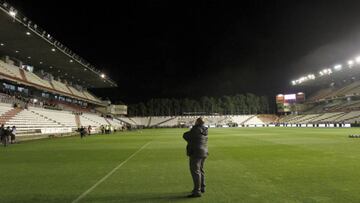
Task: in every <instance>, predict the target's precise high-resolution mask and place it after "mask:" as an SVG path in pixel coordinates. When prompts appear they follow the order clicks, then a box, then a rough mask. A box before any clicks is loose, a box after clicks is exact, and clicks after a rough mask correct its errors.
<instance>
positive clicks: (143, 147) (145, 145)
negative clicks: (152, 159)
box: [72, 141, 151, 203]
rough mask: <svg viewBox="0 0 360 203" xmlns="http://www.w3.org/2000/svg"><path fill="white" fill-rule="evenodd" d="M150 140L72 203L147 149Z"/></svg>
mask: <svg viewBox="0 0 360 203" xmlns="http://www.w3.org/2000/svg"><path fill="white" fill-rule="evenodd" d="M150 143H151V141H150V142H148V143H146V144H144V145H143V146H142V147H141V148H140V149H138V150H137V151H136V152H134V153H133V154H132V155H130V156H129V157H128V158H127V159H125V160H124V161H123V162H121V163H120V164H119V165H117V166H116V167H115V168H114V169H113V170H111V171H110V172H109V173H108V174H106V175H105V176H104V177H103V178H101V179H100V180H99V181H98V182H97V183H95V184H94V185H93V186H91V188H89V189H88V190H86V191H85V192H84V193H82V194H81V195H80V196H79V197H78V198H76V199H75V200H74V201H72V203H77V202H79V201H80V200H81V199H82V198H84V197H85V196H86V195H87V194H89V193H90V192H91V191H93V190H94V189H95V188H96V187H97V186H98V185H100V184H101V183H102V182H104V181H105V180H106V179H107V178H108V177H110V176H111V175H112V174H113V173H115V171H117V170H118V169H119V168H120V167H121V166H123V165H124V164H125V163H126V162H128V161H129V160H130V159H131V158H133V157H134V156H135V155H136V154H137V153H139V152H140V151H141V150H143V149H145V147H147V146H148V145H149V144H150Z"/></svg>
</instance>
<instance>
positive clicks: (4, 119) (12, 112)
mask: <svg viewBox="0 0 360 203" xmlns="http://www.w3.org/2000/svg"><path fill="white" fill-rule="evenodd" d="M22 110H23V109H22V108H13V109H11V110H9V111H7V112H5V113H4V114H2V115H1V116H0V123H2V124H3V123H6V122H8V121H9V120H10V119H12V118H14V117H15V116H16V114H18V113H20V112H21V111H22Z"/></svg>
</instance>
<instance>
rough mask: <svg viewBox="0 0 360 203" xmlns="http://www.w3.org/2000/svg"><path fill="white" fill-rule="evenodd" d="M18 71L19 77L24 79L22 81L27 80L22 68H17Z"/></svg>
mask: <svg viewBox="0 0 360 203" xmlns="http://www.w3.org/2000/svg"><path fill="white" fill-rule="evenodd" d="M19 72H20V75H21V78H22V79H23V80H24V81H28V79H27V78H26V75H25V73H24V70H23V69H21V68H19Z"/></svg>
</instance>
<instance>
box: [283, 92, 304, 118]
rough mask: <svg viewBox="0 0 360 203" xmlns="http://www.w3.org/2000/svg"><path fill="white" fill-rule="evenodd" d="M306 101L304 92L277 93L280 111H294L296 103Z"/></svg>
mask: <svg viewBox="0 0 360 203" xmlns="http://www.w3.org/2000/svg"><path fill="white" fill-rule="evenodd" d="M304 101H305V94H304V93H303V92H299V93H296V94H278V95H276V106H277V110H278V112H279V113H287V112H294V111H296V105H298V104H301V103H303V102H304Z"/></svg>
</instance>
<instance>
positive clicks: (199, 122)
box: [195, 117, 205, 125]
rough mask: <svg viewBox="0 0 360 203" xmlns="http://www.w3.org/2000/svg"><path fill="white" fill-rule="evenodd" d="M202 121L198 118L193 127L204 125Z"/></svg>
mask: <svg viewBox="0 0 360 203" xmlns="http://www.w3.org/2000/svg"><path fill="white" fill-rule="evenodd" d="M204 123H205V122H204V120H203V119H202V118H201V117H199V118H198V119H196V121H195V125H204Z"/></svg>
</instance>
